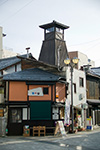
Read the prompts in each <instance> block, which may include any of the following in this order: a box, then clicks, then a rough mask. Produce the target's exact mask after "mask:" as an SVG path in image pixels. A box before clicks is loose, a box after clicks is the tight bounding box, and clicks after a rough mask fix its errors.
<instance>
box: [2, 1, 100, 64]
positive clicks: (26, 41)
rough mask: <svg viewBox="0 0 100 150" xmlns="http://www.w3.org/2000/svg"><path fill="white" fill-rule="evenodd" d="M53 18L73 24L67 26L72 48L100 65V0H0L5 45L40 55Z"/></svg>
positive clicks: (68, 40)
mask: <svg viewBox="0 0 100 150" xmlns="http://www.w3.org/2000/svg"><path fill="white" fill-rule="evenodd" d="M53 20H55V21H58V22H60V23H62V24H65V25H68V26H70V28H69V29H66V30H65V41H66V45H67V48H68V51H80V52H82V53H84V54H86V55H87V56H88V58H89V59H91V60H94V61H95V64H96V66H100V0H0V26H2V27H3V33H5V34H7V36H6V37H4V38H3V46H4V48H5V47H7V48H10V49H13V51H14V52H17V53H20V54H25V53H26V50H25V48H26V47H30V48H31V49H30V52H31V53H32V54H33V56H34V57H35V58H37V59H38V56H39V53H40V49H41V46H42V41H43V39H44V32H43V29H41V28H39V25H43V24H46V23H50V22H52V21H53Z"/></svg>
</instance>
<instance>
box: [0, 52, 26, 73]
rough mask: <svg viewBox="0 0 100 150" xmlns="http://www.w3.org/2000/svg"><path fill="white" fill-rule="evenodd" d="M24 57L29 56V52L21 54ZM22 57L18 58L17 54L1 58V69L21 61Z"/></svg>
mask: <svg viewBox="0 0 100 150" xmlns="http://www.w3.org/2000/svg"><path fill="white" fill-rule="evenodd" d="M21 56H22V57H27V54H25V55H21ZM20 61H21V59H19V58H17V56H14V57H9V58H4V59H0V70H3V69H5V68H7V67H9V66H11V65H14V64H16V63H19V62H20Z"/></svg>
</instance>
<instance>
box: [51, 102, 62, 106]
mask: <svg viewBox="0 0 100 150" xmlns="http://www.w3.org/2000/svg"><path fill="white" fill-rule="evenodd" d="M52 107H65V104H64V103H60V102H58V103H54V104H53V105H52Z"/></svg>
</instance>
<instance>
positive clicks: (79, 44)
mask: <svg viewBox="0 0 100 150" xmlns="http://www.w3.org/2000/svg"><path fill="white" fill-rule="evenodd" d="M98 40H100V38H97V39H95V40H92V41H88V42H84V43H79V44H74V45H69V47H71V46H78V45H86V44H89V43H91V42H95V41H98Z"/></svg>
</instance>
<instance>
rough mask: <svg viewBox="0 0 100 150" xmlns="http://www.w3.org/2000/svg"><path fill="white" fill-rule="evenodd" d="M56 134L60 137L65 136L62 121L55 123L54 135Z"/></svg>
mask: <svg viewBox="0 0 100 150" xmlns="http://www.w3.org/2000/svg"><path fill="white" fill-rule="evenodd" d="M58 133H61V135H62V136H66V132H65V128H64V124H63V122H62V121H57V124H56V128H55V133H54V135H57V134H58Z"/></svg>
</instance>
